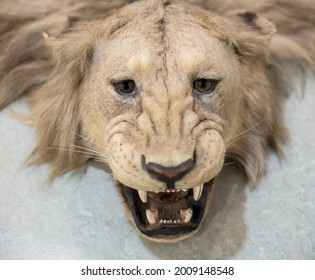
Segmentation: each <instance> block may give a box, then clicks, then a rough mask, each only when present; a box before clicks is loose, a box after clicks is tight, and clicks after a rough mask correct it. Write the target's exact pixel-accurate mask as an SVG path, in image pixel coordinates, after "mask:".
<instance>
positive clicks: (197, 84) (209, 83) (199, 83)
mask: <svg viewBox="0 0 315 280" xmlns="http://www.w3.org/2000/svg"><path fill="white" fill-rule="evenodd" d="M218 83H219V80H213V79H198V80H195V81H194V83H193V88H194V93H203V94H207V93H211V92H213V91H214V90H215V88H216V86H217V85H218Z"/></svg>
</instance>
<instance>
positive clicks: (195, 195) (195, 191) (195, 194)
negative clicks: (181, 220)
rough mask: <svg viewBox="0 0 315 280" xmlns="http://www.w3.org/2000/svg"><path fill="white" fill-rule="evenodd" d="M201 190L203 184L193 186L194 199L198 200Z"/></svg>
mask: <svg viewBox="0 0 315 280" xmlns="http://www.w3.org/2000/svg"><path fill="white" fill-rule="evenodd" d="M202 190H203V184H201V185H200V186H197V187H194V200H195V201H198V200H199V198H200V197H201V194H202Z"/></svg>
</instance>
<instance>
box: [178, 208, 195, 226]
mask: <svg viewBox="0 0 315 280" xmlns="http://www.w3.org/2000/svg"><path fill="white" fill-rule="evenodd" d="M192 215H193V210H192V209H191V208H187V209H180V216H181V218H182V219H183V220H184V223H189V222H190V220H191V217H192Z"/></svg>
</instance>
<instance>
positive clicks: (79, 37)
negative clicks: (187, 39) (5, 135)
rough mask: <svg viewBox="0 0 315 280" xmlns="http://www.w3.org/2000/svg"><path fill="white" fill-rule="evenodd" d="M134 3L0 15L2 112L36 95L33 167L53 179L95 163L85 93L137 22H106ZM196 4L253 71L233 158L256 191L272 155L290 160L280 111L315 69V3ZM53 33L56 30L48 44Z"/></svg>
mask: <svg viewBox="0 0 315 280" xmlns="http://www.w3.org/2000/svg"><path fill="white" fill-rule="evenodd" d="M113 2H115V3H113ZM131 2H135V1H97V0H91V1H72V2H71V1H70V2H66V1H64V2H63V3H64V7H63V8H62V9H59V10H53V11H45V12H42V11H40V12H34V13H30V14H23V13H14V12H11V13H6V12H5V11H3V12H1V11H0V109H2V108H4V107H6V106H7V105H8V104H10V103H11V102H13V101H14V100H16V99H17V98H19V97H21V96H23V95H26V96H28V99H29V103H30V106H31V109H32V111H33V113H34V115H33V116H32V117H33V119H34V123H33V124H34V126H35V129H36V133H37V144H36V147H35V149H34V151H33V153H32V155H31V157H30V162H32V163H43V162H48V163H50V164H51V171H50V178H54V177H55V176H58V175H60V174H62V173H64V172H66V171H68V170H71V169H73V168H75V167H77V166H79V165H82V164H84V163H85V162H86V161H87V160H89V158H90V157H89V156H87V155H86V153H85V152H84V151H85V150H84V149H80V148H79V147H82V146H83V147H85V149H89V145H90V143H89V141H86V139H85V138H84V137H81V136H80V135H81V123H80V119H81V118H83V117H84V116H82V115H80V112H79V110H78V108H79V106H80V102H81V101H80V99H79V97H78V96H79V94H78V92H79V91H80V86H81V84H82V81H83V80H84V78H85V75H86V73H87V72H88V69H89V67H90V65H91V61H92V59H93V55H94V53H93V52H94V46H95V44H97V42H98V41H99V40H100V38H102V37H106V38H110V36H112V34H113V33H115V32H117V31H119V29H120V28H123V26H124V25H125V24H126V22H127V21H128V15H125V14H121V15H120V14H119V15H118V16H117V17H115V16H114V17H112V18H111V22H110V25H111V26H110V28H107V29H105V30H104V29H100V28H99V27H98V24H99V22H101V21H102V19H103V18H107V17H111V14H114V13H115V12H116V11H117V10H118V9H119V8H120V7H122V6H124V5H127V4H129V3H131ZM156 2H159V4H158V5H159V6H160V9H161V10H163V7H164V6H166V5H168V4H169V3H173V2H175V3H176V1H145V2H144V4H143V5H147V9H148V10H149V11H150V12H151V13H154V11H156V10H157V7H156V5H157V4H155V3H156ZM187 2H190V3H192V4H194V5H198V6H200V7H201V8H203V9H205V10H207V11H209V12H211V13H212V14H213V15H214V16H213V17H214V18H216V20H213V21H212V20H211V19H207V18H204V19H201V20H200V24H205V26H204V28H206V29H207V28H209V32H210V33H211V35H212V36H214V37H216V38H219V39H220V40H223V41H225V42H226V43H227V44H228V45H230V46H232V47H233V49H234V50H235V52H236V53H237V54H238V55H239V57H240V60H241V61H242V63H243V65H245V66H246V67H244V77H245V78H244V79H243V81H242V87H243V88H244V89H246V90H244V92H245V94H244V97H243V100H242V105H241V106H242V110H241V111H240V116H239V118H240V120H241V121H240V124H239V127H238V131H237V132H235V133H234V134H233V135H232V134H231V137H230V139H229V138H227V139H226V140H227V146H228V147H227V151H226V155H227V157H230V158H232V159H234V160H236V161H238V162H239V163H240V164H241V165H242V167H243V168H244V170H245V173H246V175H247V176H248V179H249V181H250V182H251V183H252V184H255V183H256V182H257V180H258V179H259V177H260V176H261V175H263V174H264V172H265V165H266V155H267V153H268V149H269V148H272V149H274V150H275V151H276V152H277V153H278V154H281V142H282V141H283V140H284V139H286V138H287V137H288V133H287V129H286V127H285V124H284V121H283V117H282V113H281V104H282V103H283V101H284V100H285V97H286V96H287V95H288V94H289V93H290V91H292V89H293V88H294V78H295V77H296V76H299V77H300V79H301V83H302V84H303V83H304V81H305V79H306V77H307V75H308V73H309V72H312V71H314V70H315V17H314V14H315V2H314V1H313V0H306V1H292V0H270V1H255V4H253V3H252V1H246V0H240V1H229V0H226V1H206V0H194V1H193V0H191V1H187ZM222 2H223V3H222ZM150 5H151V6H150ZM13 10H14V9H13ZM247 11H250V12H252V13H249V12H247ZM253 13H255V14H258V15H259V16H262V17H263V18H266V19H268V21H270V22H272V23H273V24H274V26H276V29H277V31H275V28H274V26H273V25H267V26H265V22H261V23H260V24H257V22H256V21H255V20H256V18H255V17H256V16H255V14H253ZM240 14H241V15H243V16H242V17H243V19H242V20H239V16H238V15H240ZM216 15H220V17H216ZM159 16H160V17H163V13H162V12H161V15H159ZM230 18H233V19H234V18H235V21H234V23H235V25H233V24H231V23H230V22H229V21H228V20H225V19H230ZM56 19H60V22H61V26H60V25H57V26H56V25H54V24H50V23H51V22H54V21H55V20H56ZM47 24H48V25H47ZM49 24H50V25H49ZM207 24H208V25H207ZM210 25H211V28H210V27H209V26H210ZM47 26H48V27H47ZM64 26H65V27H64ZM45 28H50V29H51V30H49V32H50V34H49V35H47V34H46V33H44V35H45V34H46V35H45V36H43V30H45ZM273 28H274V30H273ZM265 29H266V30H265ZM49 32H48V33H49ZM274 33H275V34H274ZM51 34H53V35H51ZM45 37H46V38H45ZM47 37H48V38H47ZM252 73H254V74H252ZM266 77H267V80H266ZM229 140H231V141H229ZM236 140H237V141H236Z"/></svg>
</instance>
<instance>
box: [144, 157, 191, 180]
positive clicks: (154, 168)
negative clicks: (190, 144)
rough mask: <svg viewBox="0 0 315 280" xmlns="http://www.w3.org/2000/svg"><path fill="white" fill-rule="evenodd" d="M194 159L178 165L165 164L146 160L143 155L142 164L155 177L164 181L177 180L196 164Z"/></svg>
mask: <svg viewBox="0 0 315 280" xmlns="http://www.w3.org/2000/svg"><path fill="white" fill-rule="evenodd" d="M194 164H195V161H194V159H189V160H186V161H185V162H182V163H181V164H179V165H176V166H163V165H160V164H158V163H155V162H149V163H146V162H145V157H144V156H143V155H142V165H143V166H144V168H145V169H146V170H147V171H148V172H149V173H150V174H151V175H152V176H154V177H155V178H157V179H158V180H160V181H164V182H175V181H178V180H180V179H181V178H182V177H183V176H185V175H186V174H187V173H188V172H189V171H190V170H191V169H192V168H193V166H194Z"/></svg>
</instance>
